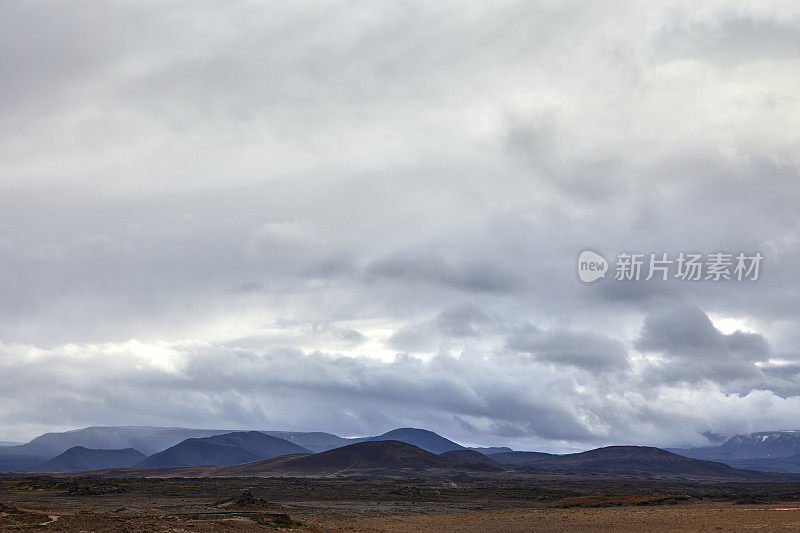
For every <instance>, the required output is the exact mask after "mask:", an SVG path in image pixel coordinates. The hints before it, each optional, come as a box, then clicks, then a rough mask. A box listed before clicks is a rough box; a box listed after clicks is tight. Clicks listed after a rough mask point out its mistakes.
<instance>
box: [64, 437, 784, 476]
mask: <svg viewBox="0 0 800 533" xmlns="http://www.w3.org/2000/svg"><path fill="white" fill-rule="evenodd" d="M65 475H66V476H68V477H69V476H85V475H86V473H85V472H77V473H68V474H65ZM92 475H93V476H97V477H108V478H126V477H151V478H171V477H307V478H326V477H331V478H394V479H403V478H407V479H410V478H434V479H435V478H442V479H451V480H452V479H462V478H487V477H488V478H503V477H505V478H529V477H532V478H535V479H542V478H545V479H551V478H553V477H554V476H555V477H562V476H570V477H573V478H574V477H575V476H580V475H588V476H592V477H596V476H606V477H615V478H619V477H624V478H639V479H640V478H649V479H652V478H681V479H686V480H719V481H722V480H729V481H731V480H740V481H743V480H750V481H789V480H790V481H798V480H800V476H792V475H790V474H774V473H767V472H757V471H751V470H740V469H735V468H732V467H730V466H728V465H724V464H721V463H714V462H712V461H704V460H700V459H689V458H686V457H682V456H680V455H677V454H674V453H671V452H668V451H665V450H661V449H658V448H649V447H643V446H612V447H608V448H598V449H596V450H590V451H588V452H582V453H576V454H568V455H560V456H553V457H551V458H549V459H542V460H539V461H536V462H535V463H534V464H524V465H504V464H502V463H499V462H497V461H495V460H494V459H492V455H491V454H490V455H483V454H481V453H480V452H476V451H474V450H451V451H448V452H443V453H441V454H434V453H431V452H428V451H425V450H422V449H421V448H418V447H416V446H414V445H411V444H407V443H404V442H399V441H364V442H360V443H356V444H349V445H347V446H343V447H341V448H335V449H333V450H328V451H325V452H320V453H317V454H313V453H301V454H291V455H283V456H279V457H273V458H271V459H265V460H261V461H253V462H249V463H243V464H238V465H232V466H193V467H177V468H141V467H134V468H127V469H107V470H97V471H94V472H92Z"/></svg>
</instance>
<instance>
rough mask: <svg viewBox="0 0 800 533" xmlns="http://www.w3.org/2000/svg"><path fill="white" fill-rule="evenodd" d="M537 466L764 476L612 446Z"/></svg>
mask: <svg viewBox="0 0 800 533" xmlns="http://www.w3.org/2000/svg"><path fill="white" fill-rule="evenodd" d="M535 465H536V467H538V468H544V469H547V470H554V471H565V472H597V473H617V474H636V475H641V474H646V475H652V476H666V477H688V478H707V479H712V478H739V479H745V478H747V479H761V478H762V477H763V475H762V474H760V473H758V472H752V471H749V470H736V469H734V468H731V467H730V466H728V465H726V464H722V463H715V462H713V461H704V460H700V459H690V458H688V457H684V456H682V455H678V454H676V453H672V452H668V451H667V450H662V449H660V448H653V447H650V446H608V447H605V448H597V449H595V450H589V451H586V452H581V453H571V454H566V455H560V456H556V457H552V458H549V459H544V460H542V461H538V462H537V463H535Z"/></svg>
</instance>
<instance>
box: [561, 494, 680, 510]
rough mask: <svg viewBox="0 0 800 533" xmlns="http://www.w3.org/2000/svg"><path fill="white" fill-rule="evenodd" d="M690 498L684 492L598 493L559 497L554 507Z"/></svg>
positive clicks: (676, 500) (666, 502)
mask: <svg viewBox="0 0 800 533" xmlns="http://www.w3.org/2000/svg"><path fill="white" fill-rule="evenodd" d="M687 500H691V497H689V496H687V495H685V494H677V495H676V494H658V493H657V494H600V495H594V496H571V497H567V498H561V499H560V500H558V501H557V502H555V503H554V504H553V506H554V507H560V508H571V507H619V506H623V505H666V504H675V503H679V502H682V501H687Z"/></svg>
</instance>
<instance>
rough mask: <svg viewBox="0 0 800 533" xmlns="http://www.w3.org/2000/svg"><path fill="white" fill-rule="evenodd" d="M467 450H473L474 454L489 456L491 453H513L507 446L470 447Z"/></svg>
mask: <svg viewBox="0 0 800 533" xmlns="http://www.w3.org/2000/svg"><path fill="white" fill-rule="evenodd" d="M467 449H468V450H475V451H476V452H481V453H482V454H485V455H489V454H492V453H505V452H513V451H514V450H512V449H511V448H509V447H507V446H489V447H488V448H475V447H472V446H468V447H467Z"/></svg>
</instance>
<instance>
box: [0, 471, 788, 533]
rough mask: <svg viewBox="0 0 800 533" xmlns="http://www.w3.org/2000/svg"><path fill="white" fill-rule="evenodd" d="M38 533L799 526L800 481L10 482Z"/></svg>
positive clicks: (0, 520) (12, 518)
mask: <svg viewBox="0 0 800 533" xmlns="http://www.w3.org/2000/svg"><path fill="white" fill-rule="evenodd" d="M0 528H1V529H3V530H37V531H47V530H52V531H132V532H133V531H263V530H270V529H273V530H291V529H295V530H305V531H409V532H410V531H415V532H416V531H498V532H499V531H503V532H506V531H753V530H756V529H757V530H759V531H796V530H798V529H800V485H797V484H788V483H743V482H740V483H733V482H677V481H667V480H658V479H651V480H644V481H643V480H635V479H623V478H620V479H616V478H579V477H574V478H572V477H565V478H563V479H555V478H553V479H543V480H530V479H526V480H503V481H498V480H485V479H457V480H455V479H454V480H437V481H432V480H402V481H396V480H395V481H393V480H374V479H373V480H366V479H365V480H358V479H356V480H354V479H348V480H336V479H318V480H314V479H280V478H235V479H124V480H117V479H114V480H108V479H92V478H80V479H65V478H54V477H8V478H3V479H0Z"/></svg>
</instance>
